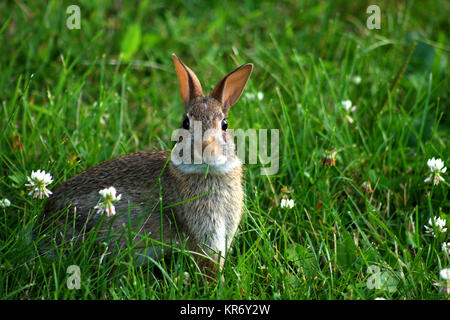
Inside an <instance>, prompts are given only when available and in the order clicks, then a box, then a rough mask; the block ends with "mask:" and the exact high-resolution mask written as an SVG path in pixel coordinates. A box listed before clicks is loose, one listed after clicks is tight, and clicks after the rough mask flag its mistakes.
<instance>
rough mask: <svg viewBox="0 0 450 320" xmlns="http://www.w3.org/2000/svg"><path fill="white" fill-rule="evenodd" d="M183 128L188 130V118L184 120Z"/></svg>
mask: <svg viewBox="0 0 450 320" xmlns="http://www.w3.org/2000/svg"><path fill="white" fill-rule="evenodd" d="M183 128H185V129H186V130H189V119H188V118H184V120H183Z"/></svg>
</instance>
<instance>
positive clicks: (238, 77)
mask: <svg viewBox="0 0 450 320" xmlns="http://www.w3.org/2000/svg"><path fill="white" fill-rule="evenodd" d="M252 70H253V64H251V63H247V64H244V65H243V66H240V67H239V68H237V69H236V70H234V71H233V72H230V73H229V74H227V75H226V76H225V77H223V79H222V80H220V81H219V83H218V84H217V85H216V87H215V88H214V90H213V91H212V92H211V94H210V96H211V97H213V98H214V99H216V100H218V101H220V102H222V105H223V111H224V112H225V113H227V112H228V110H229V109H230V107H231V106H232V105H233V104H235V103H236V101H238V99H239V97H240V96H241V94H242V91H243V90H244V87H245V84H246V83H247V80H248V78H250V75H251V74H252Z"/></svg>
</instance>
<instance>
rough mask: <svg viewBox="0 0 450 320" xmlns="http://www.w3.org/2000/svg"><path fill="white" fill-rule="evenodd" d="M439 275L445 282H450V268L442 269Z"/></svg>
mask: <svg viewBox="0 0 450 320" xmlns="http://www.w3.org/2000/svg"><path fill="white" fill-rule="evenodd" d="M439 275H440V276H441V278H442V279H443V280H447V281H448V280H450V268H446V269H442V270H441V271H440V272H439Z"/></svg>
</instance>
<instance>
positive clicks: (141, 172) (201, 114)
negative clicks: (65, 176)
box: [44, 58, 251, 274]
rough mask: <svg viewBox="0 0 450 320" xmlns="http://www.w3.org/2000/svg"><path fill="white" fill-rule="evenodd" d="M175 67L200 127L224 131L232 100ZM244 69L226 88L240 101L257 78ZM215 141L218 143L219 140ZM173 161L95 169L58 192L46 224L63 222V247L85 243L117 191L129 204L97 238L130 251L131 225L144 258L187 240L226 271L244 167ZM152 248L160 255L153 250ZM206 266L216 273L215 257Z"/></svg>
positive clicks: (164, 158) (146, 159) (126, 159)
mask: <svg viewBox="0 0 450 320" xmlns="http://www.w3.org/2000/svg"><path fill="white" fill-rule="evenodd" d="M174 62H175V65H176V70H177V73H178V76H179V81H180V87H181V86H184V87H183V88H180V89H181V90H182V97H183V99H184V98H186V96H187V97H188V99H189V100H188V101H185V114H186V115H189V116H190V117H191V118H192V119H195V120H198V121H201V122H202V125H203V127H204V129H208V128H215V129H220V121H222V119H225V118H226V116H227V113H228V109H229V107H230V105H228V104H229V102H225V101H221V100H220V97H218V95H220V94H218V91H220V90H219V89H217V88H216V89H215V95H216V97H203V93H202V91H201V87H197V88H192V86H193V85H194V86H197V85H198V86H200V83H199V81H198V79H197V77H196V76H195V74H193V71H192V70H191V69H189V68H187V67H186V66H184V64H182V62H181V60H179V59H178V58H177V59H175V58H174ZM242 68H244V69H242ZM241 69H242V70H241ZM239 70H241V71H239ZM237 71H238V73H239V77H240V78H245V79H244V80H245V81H241V80H240V78H238V80H234V81H233V84H232V85H231V86H230V85H228V89H225V90H231V89H235V91H239V94H238V96H237V97H236V93H233V94H234V96H233V99H234V101H233V103H234V102H235V101H236V100H237V98H239V95H240V94H241V92H242V89H243V87H244V86H245V83H246V81H247V79H248V77H249V76H250V73H251V65H246V66H244V67H241V68H239V69H237ZM185 72H186V74H184V73H185ZM235 72H236V71H235ZM180 73H181V75H180ZM230 75H231V78H233V77H235V76H234V75H233V72H232V73H230V74H229V75H227V76H226V77H225V78H224V79H222V81H221V82H220V86H221V87H227V85H226V83H225V82H224V81H226V78H227V77H230ZM192 79H194V81H193V80H192ZM236 82H237V84H236ZM183 90H184V91H183ZM219 93H220V92H219ZM220 96H224V97H227V96H230V94H227V93H224V94H222V95H220ZM218 99H219V100H218ZM224 103H225V105H226V107H225V106H224ZM205 106H206V107H205ZM222 137H223V138H224V141H225V142H223V141H222V143H225V144H226V147H228V148H232V147H234V145H233V143H232V141H230V139H229V138H228V136H227V134H226V132H225V131H224V132H223V133H222ZM231 140H232V139H231ZM208 143H216V144H219V142H217V141H214V139H212V140H211V141H210V142H208ZM233 156H234V157H235V155H234V154H233ZM169 157H170V151H142V152H137V153H132V154H127V155H123V156H119V157H116V158H114V159H110V160H107V161H105V162H102V163H100V164H97V165H94V166H92V167H90V168H89V169H87V170H86V171H84V172H82V173H80V174H79V175H77V176H75V177H73V178H71V179H69V180H67V181H65V182H63V183H61V184H60V185H59V186H58V187H57V188H55V189H54V190H53V194H52V196H51V197H50V198H49V200H48V201H47V203H46V206H45V209H44V220H46V221H47V223H46V224H50V223H56V224H57V226H58V228H61V232H60V235H59V236H58V241H61V240H66V241H69V240H80V239H81V240H82V239H83V238H84V237H85V236H86V235H87V234H89V232H92V230H93V228H94V227H95V226H96V224H97V223H98V221H99V218H100V215H99V214H97V213H96V212H95V210H94V209H93V208H94V207H95V205H96V204H97V203H98V201H99V200H100V195H99V193H98V192H99V190H101V189H104V188H107V187H110V186H114V187H115V188H116V190H117V193H118V194H122V198H121V200H120V201H119V202H117V203H116V205H115V207H116V211H117V214H116V215H115V216H114V217H108V218H105V220H104V221H103V224H102V225H101V228H100V231H99V233H98V238H99V239H98V240H102V241H104V240H105V239H106V240H111V239H120V241H119V247H120V248H123V247H124V246H125V245H126V244H127V239H126V237H123V236H121V235H123V231H124V230H123V228H124V226H129V224H130V223H131V226H132V227H133V228H134V231H135V233H134V238H133V239H132V240H133V243H134V244H135V245H137V247H139V250H138V251H139V252H140V253H142V254H145V255H154V254H156V255H158V254H160V253H161V245H160V244H159V243H158V241H161V240H162V242H163V243H166V244H169V245H176V244H179V243H180V241H184V240H185V239H187V243H188V245H189V249H191V250H193V251H196V252H198V253H206V254H207V255H209V256H210V257H211V258H213V260H215V261H216V262H217V261H218V260H219V259H220V264H219V267H222V265H223V257H224V255H225V252H224V251H225V250H226V249H228V248H229V246H230V243H231V240H232V239H233V237H234V235H235V233H236V230H237V228H238V225H239V222H240V220H241V215H242V206H243V196H244V194H243V190H242V181H241V179H242V177H241V175H242V170H241V166H240V165H236V166H233V167H230V169H229V170H227V171H226V172H220V171H214V170H211V171H210V172H208V173H206V171H203V172H184V171H183V169H182V168H181V167H177V166H176V165H174V164H173V163H172V162H171V161H170V159H169ZM229 160H230V161H231V160H234V159H232V158H230V159H229ZM180 202H182V203H180ZM67 207H69V209H68V211H66V212H68V214H63V215H59V217H58V218H57V219H56V221H54V220H52V219H53V218H52V217H53V216H54V215H55V214H57V213H58V212H63V211H64V209H65V208H67ZM161 207H162V208H163V209H162V210H161ZM161 213H162V215H161ZM161 222H162V225H161ZM63 226H67V227H66V228H65V230H62V229H63ZM72 226H74V227H72ZM161 230H162V234H161ZM139 235H144V236H148V237H147V239H148V238H151V239H154V240H156V242H155V246H154V247H152V246H151V245H149V243H148V241H147V242H145V241H143V240H142V237H140V236H139ZM144 238H145V237H144ZM128 240H129V239H128ZM152 248H154V249H156V251H155V252H152V251H151V249H152ZM200 265H201V266H202V268H203V269H204V270H205V272H206V273H208V274H211V273H212V274H213V273H214V270H216V266H215V263H212V262H211V261H210V260H208V259H200Z"/></svg>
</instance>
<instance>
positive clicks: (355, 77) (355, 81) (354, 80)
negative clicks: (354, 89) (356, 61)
mask: <svg viewBox="0 0 450 320" xmlns="http://www.w3.org/2000/svg"><path fill="white" fill-rule="evenodd" d="M352 82H353V83H354V84H360V83H361V77H360V76H353V77H352Z"/></svg>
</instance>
